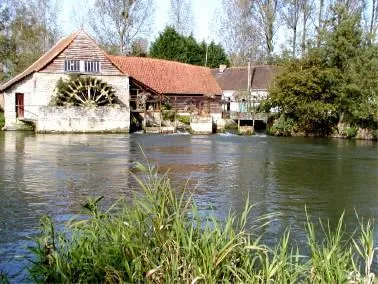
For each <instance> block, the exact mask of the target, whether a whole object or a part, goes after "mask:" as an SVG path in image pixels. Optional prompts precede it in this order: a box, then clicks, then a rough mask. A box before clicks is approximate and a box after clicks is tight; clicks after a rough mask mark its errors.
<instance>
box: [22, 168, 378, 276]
mask: <svg viewBox="0 0 378 284" xmlns="http://www.w3.org/2000/svg"><path fill="white" fill-rule="evenodd" d="M135 170H137V171H138V176H141V175H142V176H143V177H144V178H138V177H136V180H137V182H138V184H139V186H140V189H142V190H143V195H137V196H136V197H135V199H134V201H133V204H132V205H130V204H125V203H123V202H121V201H120V202H118V203H117V204H115V205H114V206H113V207H111V208H110V209H108V210H100V206H99V202H100V200H101V199H102V198H97V199H93V200H89V201H88V202H87V203H86V204H85V205H84V208H85V209H86V210H87V212H88V214H89V218H85V219H82V218H81V219H80V220H76V221H71V222H70V224H69V226H67V231H65V232H64V233H61V232H57V231H56V228H55V226H54V224H53V223H52V222H51V219H49V218H47V217H45V218H43V219H42V227H41V229H42V230H41V233H40V235H39V237H38V238H37V240H36V243H35V245H34V248H33V252H34V256H35V258H34V260H33V261H34V264H32V265H31V266H30V267H29V268H30V276H31V278H32V279H33V280H34V281H36V282H59V283H60V282H73V283H74V282H82V281H85V282H133V283H139V282H145V281H146V282H147V283H177V282H188V283H189V282H191V283H213V282H224V281H225V282H231V283H270V282H272V281H273V282H275V283H296V282H298V281H301V282H305V283H331V282H332V283H347V282H349V283H373V281H374V279H375V275H374V273H373V272H372V270H371V268H372V262H373V258H374V236H373V235H374V234H373V230H374V229H373V226H372V223H370V222H363V221H362V220H359V224H360V228H359V230H357V231H356V232H355V233H354V234H353V235H352V236H351V235H348V234H347V233H346V232H345V228H344V225H343V217H341V218H340V220H339V222H338V224H337V225H336V226H335V227H334V228H333V227H331V226H330V225H329V223H328V225H327V223H323V224H320V225H319V224H317V225H315V223H313V222H312V221H311V218H310V217H309V216H308V217H307V222H306V224H305V229H306V233H307V239H308V247H307V248H306V250H308V251H309V252H310V253H309V254H307V255H306V254H305V253H304V252H303V251H299V249H298V248H296V247H295V246H292V245H291V244H293V243H295V242H293V241H294V236H293V235H291V234H290V229H289V228H287V230H286V233H285V234H284V235H283V237H282V238H281V240H280V241H278V242H277V244H276V245H275V246H274V247H268V246H266V245H264V244H263V243H261V242H260V240H261V238H262V237H263V236H261V235H256V234H255V232H256V231H257V230H258V228H261V226H264V224H265V225H266V224H268V223H269V222H270V221H272V220H273V218H274V215H272V214H270V215H264V216H260V217H259V218H257V219H256V220H255V222H254V223H255V226H252V227H248V228H247V227H246V223H247V219H248V216H249V214H250V212H251V210H253V206H250V205H249V204H248V202H247V203H246V205H245V209H244V211H243V213H242V214H241V215H240V216H235V215H229V216H228V217H227V218H226V219H225V220H224V221H219V220H217V219H216V218H215V217H209V216H207V217H204V216H201V215H200V214H199V213H198V211H197V208H196V205H195V203H194V201H193V200H192V199H191V197H190V192H188V191H185V190H184V191H177V190H175V189H174V188H173V186H172V185H171V182H170V179H169V177H168V176H161V175H159V174H158V173H157V170H156V169H155V168H152V167H151V166H148V167H145V166H143V165H141V164H136V166H135ZM177 192H180V193H177ZM318 232H321V234H319V233H318Z"/></svg>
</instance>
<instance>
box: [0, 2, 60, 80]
mask: <svg viewBox="0 0 378 284" xmlns="http://www.w3.org/2000/svg"><path fill="white" fill-rule="evenodd" d="M42 2H43V3H42ZM41 3H42V4H43V5H44V6H43V5H42V4H41ZM54 3H55V2H54V1H53V0H51V1H49V0H33V1H27V2H26V1H25V2H23V1H17V2H15V1H11V0H7V1H3V2H1V4H0V81H3V80H6V79H8V78H9V77H11V76H14V75H16V74H17V73H19V72H21V71H23V70H24V69H25V68H27V67H28V66H30V65H31V64H32V63H33V62H34V61H35V60H37V59H38V58H39V57H40V56H41V55H42V54H43V53H44V52H45V51H46V50H47V49H48V48H50V47H51V46H52V45H53V44H54V43H55V41H56V39H57V37H58V35H59V29H58V27H57V26H56V25H55V24H54V21H55V20H53V19H52V18H56V16H57V14H58V13H59V11H58V9H55V8H53V7H55V4H54ZM39 4H41V5H42V6H41V7H45V9H44V11H43V13H41V12H40V9H41V8H38V7H40V6H38V5H39ZM47 6H48V8H47ZM42 15H43V16H42Z"/></svg>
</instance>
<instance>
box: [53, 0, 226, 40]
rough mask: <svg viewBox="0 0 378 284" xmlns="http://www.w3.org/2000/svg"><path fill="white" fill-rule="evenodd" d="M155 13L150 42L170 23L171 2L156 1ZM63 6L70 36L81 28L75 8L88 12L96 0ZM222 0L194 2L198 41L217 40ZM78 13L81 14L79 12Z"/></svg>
mask: <svg viewBox="0 0 378 284" xmlns="http://www.w3.org/2000/svg"><path fill="white" fill-rule="evenodd" d="M154 1H155V13H154V16H153V17H154V22H153V23H154V24H153V25H152V27H153V29H152V34H151V38H150V40H153V39H154V38H155V37H156V36H157V35H158V34H159V32H161V31H162V30H163V29H164V27H165V26H166V25H167V24H168V23H169V0H154ZM61 3H62V4H61V5H62V7H61V9H62V19H61V20H60V22H61V25H62V30H63V33H64V34H69V33H71V32H73V31H75V30H77V29H78V28H79V27H77V26H76V25H75V23H74V22H73V20H72V19H73V16H72V14H73V11H74V10H75V9H74V7H75V6H76V7H81V8H82V9H83V10H81V11H86V10H88V9H89V8H90V6H91V5H93V3H94V0H64V1H62V2H61ZM220 4H221V1H220V0H192V14H193V21H194V25H193V35H194V36H195V37H196V39H197V40H200V41H201V40H206V41H210V40H216V35H215V30H216V29H214V28H213V27H212V21H213V19H214V15H215V11H216V10H217V9H219V7H220ZM78 13H81V12H80V11H78Z"/></svg>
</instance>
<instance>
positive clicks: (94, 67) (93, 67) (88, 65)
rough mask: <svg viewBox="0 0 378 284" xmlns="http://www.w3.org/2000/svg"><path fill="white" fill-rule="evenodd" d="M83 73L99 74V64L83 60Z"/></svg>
mask: <svg viewBox="0 0 378 284" xmlns="http://www.w3.org/2000/svg"><path fill="white" fill-rule="evenodd" d="M83 71H84V72H85V73H100V72H101V62H100V61H98V60H84V70H83Z"/></svg>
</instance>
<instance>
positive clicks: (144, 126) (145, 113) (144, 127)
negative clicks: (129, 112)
mask: <svg viewBox="0 0 378 284" xmlns="http://www.w3.org/2000/svg"><path fill="white" fill-rule="evenodd" d="M146 125H147V100H146V102H145V104H144V119H143V130H144V133H146Z"/></svg>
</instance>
